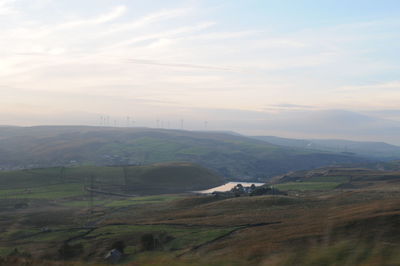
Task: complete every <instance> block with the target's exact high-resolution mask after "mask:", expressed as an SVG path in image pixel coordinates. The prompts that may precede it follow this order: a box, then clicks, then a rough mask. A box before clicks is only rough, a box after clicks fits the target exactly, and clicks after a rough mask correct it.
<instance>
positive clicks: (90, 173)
mask: <svg viewBox="0 0 400 266" xmlns="http://www.w3.org/2000/svg"><path fill="white" fill-rule="evenodd" d="M223 183H224V180H223V178H222V177H220V176H218V175H217V174H215V173H214V172H212V171H210V170H208V169H205V168H203V167H201V166H198V165H194V164H191V163H163V164H154V165H148V166H124V167H122V166H121V167H120V166H113V167H96V166H82V167H71V168H65V167H53V168H42V169H28V170H20V171H0V189H2V190H1V195H3V196H7V197H17V198H57V197H58V196H68V195H71V196H76V195H80V194H84V193H85V191H84V187H91V188H93V189H95V190H96V191H97V190H98V191H104V192H112V193H120V194H123V193H125V194H166V193H177V192H187V191H191V190H201V189H206V188H211V187H214V186H218V185H221V184H223Z"/></svg>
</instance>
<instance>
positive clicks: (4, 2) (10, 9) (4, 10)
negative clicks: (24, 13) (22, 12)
mask: <svg viewBox="0 0 400 266" xmlns="http://www.w3.org/2000/svg"><path fill="white" fill-rule="evenodd" d="M15 1H16V0H0V15H2V16H5V15H12V14H15V13H16V12H17V10H16V9H15V8H14V6H13V5H12V4H13V3H14V2H15Z"/></svg>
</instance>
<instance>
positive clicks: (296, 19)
mask: <svg viewBox="0 0 400 266" xmlns="http://www.w3.org/2000/svg"><path fill="white" fill-rule="evenodd" d="M399 47H400V2H399V1H397V0H393V1H386V0H380V1H377V0H370V1H368V0H352V1H349V0H332V1H328V0H313V1H311V0H304V1H302V0H293V1H289V0H287V1H285V0H275V1H272V0H271V1H268V0H259V1H255V0H246V1H245V0H242V1H233V0H226V1H217V0H213V1H211V0H210V1H202V0H193V1H176V0H169V1H165V0H159V1H143V0H140V1H136V0H129V1H128V0H125V1H124V0H79V1H76V0H57V1H56V0H0V114H1V117H2V118H1V119H0V124H41V123H42V124H43V123H74V122H75V123H81V122H82V121H88V122H87V123H89V120H91V121H92V123H96V121H93V120H95V119H97V118H98V117H99V116H100V115H102V114H104V115H109V116H110V117H118V119H120V120H121V121H122V118H121V117H126V116H127V115H129V116H132V117H135V120H137V121H143V123H145V121H147V123H150V122H149V121H153V122H154V121H155V119H161V120H165V121H167V120H171V122H170V123H172V120H173V121H178V120H179V119H180V118H184V119H187V120H193V121H195V120H196V119H197V120H198V121H204V120H210V121H213V119H216V120H218V119H221V120H224V119H234V118H236V117H237V118H238V119H239V118H240V117H242V116H243V117H244V118H249V117H252V118H254V119H255V120H257V119H260V120H262V119H263V115H264V114H265V115H267V116H268V115H274V114H278V115H281V114H282V113H285V112H296V111H318V110H331V109H335V110H338V109H340V110H350V111H356V112H362V113H368V114H373V116H378V117H381V118H389V119H394V120H400V111H399V110H400V75H399V74H400V60H399V58H400V52H399ZM214 111H215V112H214ZM220 114H224V115H223V116H220V117H218V115H220ZM247 114H252V115H251V116H247ZM254 114H256V115H254ZM55 116H59V117H62V118H60V119H59V121H57V120H55V118H54V117H55ZM82 117H84V119H86V120H82ZM68 119H69V120H68ZM74 119H75V120H74ZM79 119H81V120H79ZM60 121H61V122H60ZM121 123H122V122H121ZM165 123H167V122H165ZM227 129H229V128H227ZM232 129H234V128H232Z"/></svg>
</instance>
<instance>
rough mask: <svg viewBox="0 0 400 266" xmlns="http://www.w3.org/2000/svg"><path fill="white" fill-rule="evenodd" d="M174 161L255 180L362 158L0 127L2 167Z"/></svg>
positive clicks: (123, 131) (250, 144)
mask: <svg viewBox="0 0 400 266" xmlns="http://www.w3.org/2000/svg"><path fill="white" fill-rule="evenodd" d="M177 161H179V162H191V163H196V164H198V165H201V166H204V167H206V168H209V169H212V170H214V171H216V172H217V173H219V174H220V175H222V176H224V177H227V178H229V179H235V180H238V179H240V180H254V181H255V180H264V179H266V178H269V177H272V176H274V175H278V174H283V173H285V172H287V171H293V170H301V169H311V168H315V167H321V166H326V165H332V164H343V163H346V164H347V163H354V162H357V163H359V162H364V161H365V159H362V158H359V157H357V156H352V155H349V154H338V153H333V152H326V151H311V150H308V149H304V148H293V147H282V146H278V145H275V144H271V143H267V142H265V141H262V140H257V139H253V138H248V137H245V136H241V135H232V134H226V133H221V132H206V131H186V130H170V129H168V130H167V129H154V128H138V127H135V128H122V127H121V128H116V127H90V126H35V127H17V128H0V168H2V169H25V168H37V167H52V166H78V165H99V166H101V165H103V166H104V165H147V164H153V163H161V162H177Z"/></svg>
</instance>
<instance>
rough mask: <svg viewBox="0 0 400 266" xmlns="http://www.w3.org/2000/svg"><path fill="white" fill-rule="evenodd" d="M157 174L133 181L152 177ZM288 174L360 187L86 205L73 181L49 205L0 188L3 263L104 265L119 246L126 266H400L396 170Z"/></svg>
mask: <svg viewBox="0 0 400 266" xmlns="http://www.w3.org/2000/svg"><path fill="white" fill-rule="evenodd" d="M158 167H159V166H156V167H155V168H153V169H146V168H138V169H137V170H138V171H136V173H135V174H136V175H141V176H147V177H152V176H153V174H154V173H155V172H156V173H157V172H158V171H159V169H158ZM98 169H101V168H98ZM107 169H108V171H110V172H109V173H111V172H112V171H116V170H119V171H122V169H121V168H107ZM56 170H57V169H47V171H49V172H47V174H49V175H50V173H53V174H54V172H57V171H56ZM74 170H75V171H76V172H75V173H77V172H79V168H76V169H74ZM82 170H83V169H82ZM86 170H87V171H89V169H86ZM129 170H132V171H134V170H133V169H129ZM35 171H36V170H35ZM37 171H38V172H36V174H40V175H42V174H45V172H40V171H41V170H37ZM42 171H44V170H42ZM71 171H72V169H71ZM83 172H85V171H83ZM101 172H104V171H101ZM28 173H29V172H28ZM28 173H26V175H28ZM66 173H67V174H66V175H65V176H66V177H65V178H72V174H71V173H72V172H69V174H68V170H67V172H66ZM113 173H114V174H116V173H117V172H113ZM31 174H32V173H31ZM53 174H52V175H53ZM132 174H133V173H132ZM32 175H33V174H32ZM40 175H35V176H40ZM85 175H86V174H85ZM168 175H169V174H168ZM74 176H76V175H75V174H74ZM288 176H291V177H293V178H297V179H304V180H305V181H304V182H310V183H312V182H319V183H323V182H337V183H346V182H348V181H349V180H352V181H351V182H353V184H354V186H353V187H352V188H345V187H342V188H337V189H335V188H332V187H331V188H324V189H321V188H320V187H308V189H303V188H302V187H301V186H303V184H302V183H303V182H297V181H295V179H289V178H287V180H286V181H283V180H281V181H282V182H283V183H281V184H282V185H285V184H286V185H287V184H291V185H294V183H298V184H299V187H297V188H293V187H292V188H288V193H289V195H287V196H283V195H278V196H277V195H264V196H243V197H232V198H219V197H214V196H210V195H188V194H174V195H157V196H141V197H122V196H115V195H102V194H95V195H94V197H93V198H92V201H91V202H92V203H90V197H89V195H90V193H89V192H84V191H79V189H77V188H76V187H74V184H73V183H71V184H70V185H68V186H67V185H64V190H60V191H57V190H56V189H55V187H56V186H58V185H51V186H52V189H51V191H53V192H52V193H53V194H51V193H50V192H48V195H51V197H46V198H41V197H39V196H38V195H39V191H37V193H38V194H36V196H35V197H31V198H29V197H28V196H26V195H25V198H22V197H21V198H18V197H17V196H16V195H17V194H14V195H10V194H9V193H11V190H12V189H11V188H8V189H7V188H5V187H6V186H4V185H3V187H2V188H0V206H1V208H0V217H1V219H0V264H2V265H104V264H107V263H106V261H105V259H104V257H105V255H106V254H107V253H108V252H109V251H110V250H111V249H112V248H114V247H116V246H117V244H118V245H119V246H123V247H124V248H123V250H124V256H123V257H122V258H121V259H120V261H119V263H121V264H123V265H215V266H220V265H246V266H247V265H269V266H270V265H271V266H285V265H288V266H289V265H310V266H311V265H360V266H361V265H399V262H400V256H399V253H398V250H399V248H400V232H399V226H398V224H399V222H400V210H399V207H398V206H399V204H400V195H399V193H398V191H399V189H400V173H399V172H389V171H376V170H370V169H354V168H324V169H316V170H313V171H304V172H298V173H297V174H296V175H294V174H291V175H288ZM120 177H121V175H120ZM161 179H162V178H161ZM11 180H12V179H9V181H10V183H12V181H11ZM117 180H120V181H118V182H123V181H121V180H123V178H119V179H117ZM132 180H141V179H140V178H139V179H134V178H133V179H132ZM157 180H158V181H160V179H158V178H157ZM104 181H105V179H104ZM10 185H11V184H10ZM21 185H22V183H21V184H19V185H18V186H16V185H14V188H13V189H14V190H15V189H18V188H17V187H20V188H22V186H21ZM35 189H37V190H40V189H44V188H42V187H37V188H32V190H35ZM293 190H294V191H293ZM14 193H15V191H14ZM35 193H36V192H34V191H32V195H35ZM79 193H81V194H80V195H79ZM7 195H8V196H7ZM23 203H25V205H24V204H23ZM121 243H122V244H121ZM15 248H17V249H18V250H17V251H16V250H15Z"/></svg>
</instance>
